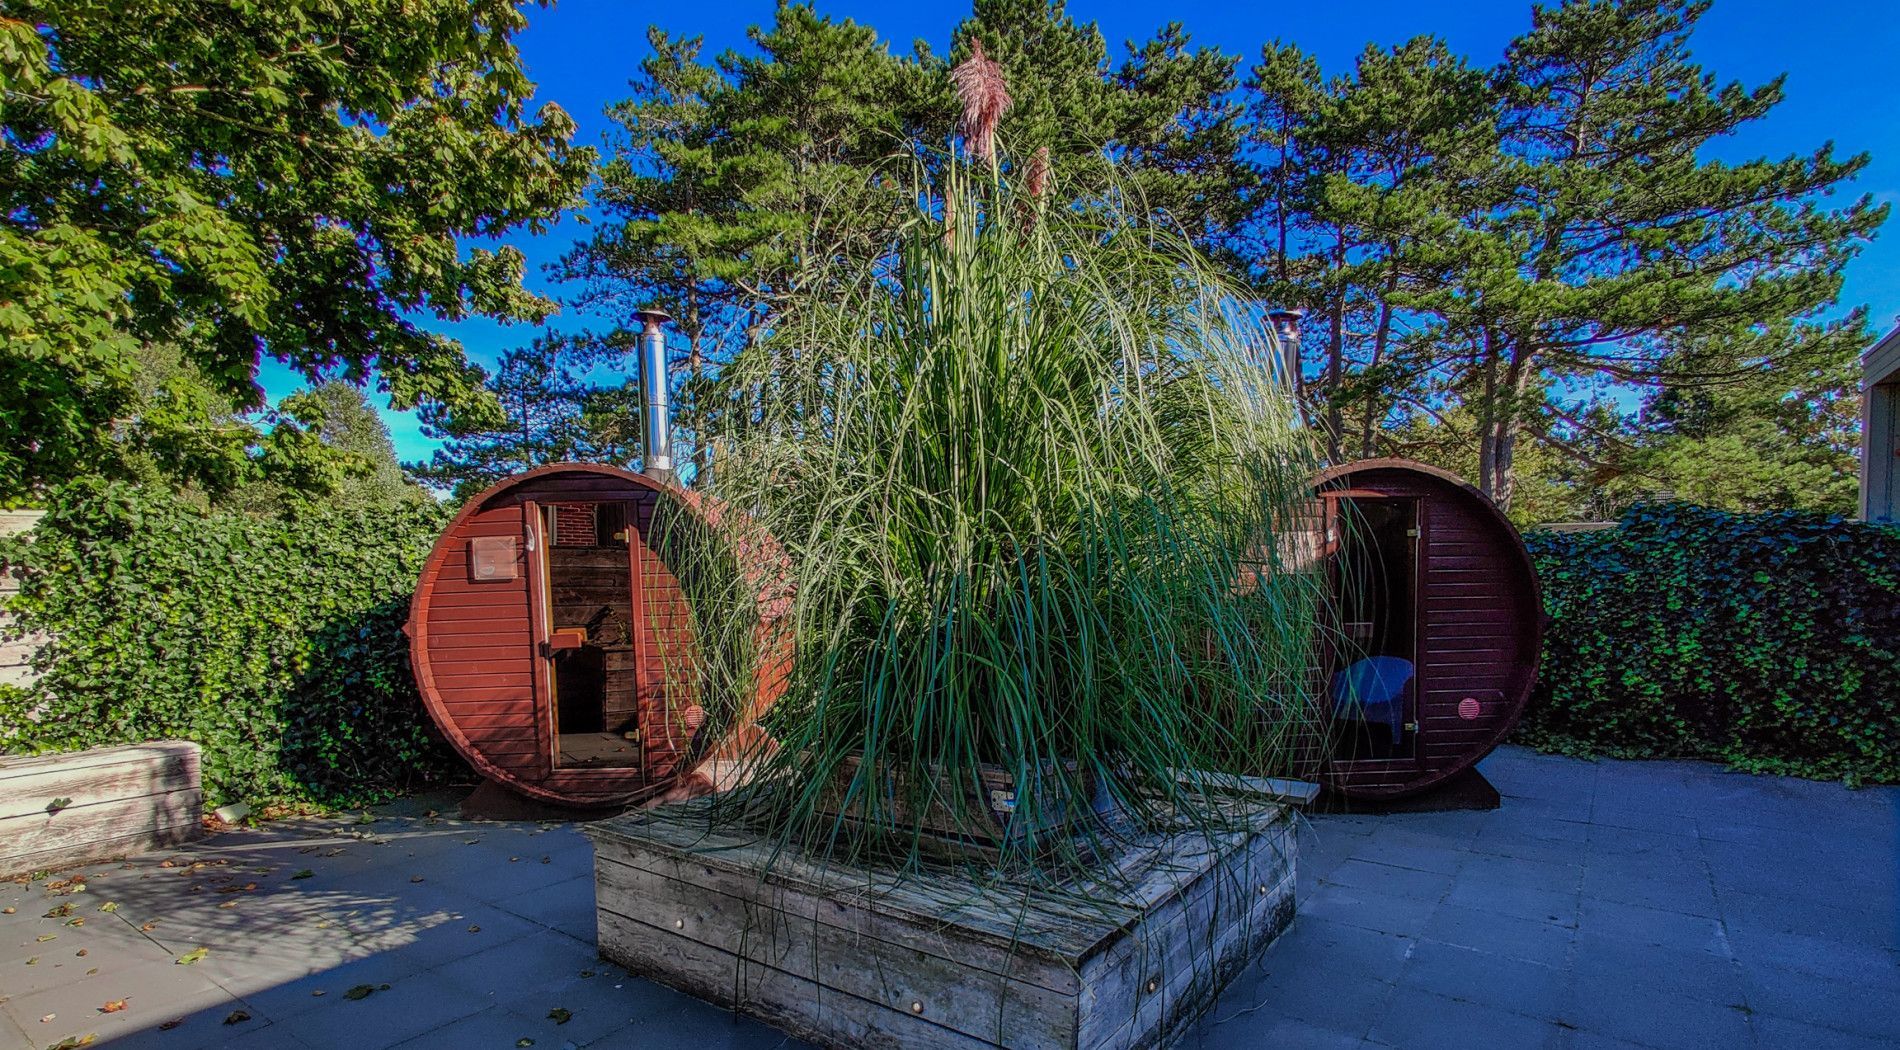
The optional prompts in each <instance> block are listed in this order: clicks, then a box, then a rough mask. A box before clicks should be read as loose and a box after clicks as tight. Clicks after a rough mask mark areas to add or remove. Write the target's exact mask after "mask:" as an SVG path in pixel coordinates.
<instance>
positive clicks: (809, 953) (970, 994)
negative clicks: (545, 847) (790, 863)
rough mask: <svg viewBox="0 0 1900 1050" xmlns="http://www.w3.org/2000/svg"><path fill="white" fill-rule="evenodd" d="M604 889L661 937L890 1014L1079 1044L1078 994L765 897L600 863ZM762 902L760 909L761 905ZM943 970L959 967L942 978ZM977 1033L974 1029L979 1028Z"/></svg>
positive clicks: (990, 1034)
mask: <svg viewBox="0 0 1900 1050" xmlns="http://www.w3.org/2000/svg"><path fill="white" fill-rule="evenodd" d="M597 878H598V879H599V882H600V889H599V891H598V892H600V893H602V894H603V895H604V896H605V898H606V899H608V900H611V901H612V902H613V903H612V904H603V905H602V908H603V909H604V910H606V911H608V912H611V913H612V914H614V915H617V916H620V917H621V918H624V919H627V920H630V921H634V922H639V923H642V924H644V925H646V926H649V927H651V928H652V929H653V930H655V931H661V932H662V934H663V935H664V931H669V930H670V931H672V935H673V936H676V937H681V938H685V939H688V940H691V941H696V942H698V943H699V944H702V945H705V946H707V947H711V948H716V949H718V950H719V951H721V952H723V953H725V954H726V955H727V956H731V957H734V959H735V960H744V961H745V962H748V963H752V964H755V965H758V966H768V967H771V968H772V969H775V970H779V971H781V972H783V973H787V974H791V975H795V976H798V977H804V978H808V979H815V980H816V981H817V983H818V984H820V985H823V986H824V988H825V989H827V990H828V991H831V992H834V993H836V992H843V993H845V994H847V995H851V996H854V997H856V998H858V999H861V1000H864V1001H865V1002H866V1003H872V1004H877V1005H879V1006H881V1007H883V1008H884V1009H885V1010H889V1011H891V1012H893V1013H900V1014H901V1013H910V1012H911V1010H910V1006H911V1004H912V1003H921V1004H923V1006H924V1011H923V1013H922V1014H920V1015H918V1016H921V1017H922V1018H923V1019H924V1020H926V1021H929V1022H931V1023H933V1024H937V1025H942V1026H943V1027H946V1028H950V1029H952V1030H955V1031H960V1032H962V1033H963V1034H965V1035H967V1036H971V1037H972V1038H973V1040H975V1041H979V1042H983V1041H987V1042H993V1043H998V1044H1003V1045H1012V1046H1052V1045H1055V1044H1056V1043H1058V1042H1060V1041H1062V1040H1063V1039H1065V1038H1066V1039H1073V1038H1074V1033H1073V1031H1070V1030H1067V1029H1066V1028H1065V1026H1064V1025H1063V1024H1062V1021H1063V1019H1064V1018H1063V1015H1064V1014H1065V1013H1067V1014H1069V1015H1070V1016H1069V1017H1068V1018H1067V1020H1068V1024H1069V1025H1071V1026H1072V1025H1073V1023H1074V1018H1073V1014H1074V1012H1075V1001H1074V996H1073V994H1069V995H1062V994H1059V993H1056V992H1052V991H1050V990H1049V989H1046V988H1042V987H1039V986H1037V985H1034V984H1023V983H1017V982H1013V981H1010V980H1009V979H1008V978H1005V977H1003V976H1001V975H996V976H993V977H991V978H990V979H987V980H984V979H972V977H971V972H970V969H969V967H968V966H966V965H965V964H964V963H963V962H962V961H961V960H954V961H953V960H951V959H949V958H946V957H945V956H943V955H941V954H932V953H929V952H923V951H919V950H917V949H914V948H906V947H904V946H902V945H897V944H892V943H891V942H889V941H884V940H879V939H878V938H876V937H872V936H869V935H866V934H862V933H859V932H857V931H851V930H844V929H841V928H839V927H837V926H832V925H829V924H826V923H823V922H812V921H810V920H808V919H805V918H803V917H794V916H792V915H790V914H788V913H787V912H786V911H784V910H783V909H781V908H779V907H777V906H776V902H775V901H773V900H772V898H771V896H770V895H769V894H768V895H767V896H766V898H765V900H764V901H763V902H760V901H758V900H755V898H756V897H758V896H759V895H758V894H756V893H742V894H737V895H735V894H728V893H722V892H720V891H719V890H717V889H714V888H711V887H707V886H703V885H700V884H698V883H695V882H691V881H681V880H678V879H673V878H668V877H665V876H662V875H656V874H654V873H652V872H649V871H645V870H643V869H641V868H639V867H635V866H631V865H625V864H620V863H617V862H615V861H613V860H611V859H606V858H602V860H601V870H600V872H599V873H598V875H597ZM761 903H763V906H761ZM946 967H953V968H955V969H956V970H958V971H961V972H959V973H957V974H955V975H950V974H945V973H944V972H942V971H943V970H944V969H945V968H946ZM971 1029H975V1030H974V1031H972V1030H971Z"/></svg>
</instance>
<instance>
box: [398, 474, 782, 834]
mask: <svg viewBox="0 0 1900 1050" xmlns="http://www.w3.org/2000/svg"><path fill="white" fill-rule="evenodd" d="M661 501H674V502H675V503H676V505H678V506H680V507H682V508H684V509H685V510H686V511H687V512H688V513H687V515H685V516H680V515H674V516H673V519H669V520H675V521H676V524H675V525H674V526H673V527H674V528H678V527H680V526H679V525H678V524H677V521H685V522H689V523H691V527H693V528H695V529H704V530H706V531H707V533H708V534H714V533H718V534H722V535H723V534H726V533H730V532H731V531H732V530H731V529H730V528H728V527H726V526H725V525H722V523H721V522H720V521H719V517H720V515H719V513H718V510H717V508H716V507H714V508H712V509H711V510H709V509H708V505H707V504H706V503H705V502H703V501H701V500H699V499H698V498H696V497H695V496H693V495H692V494H690V493H687V492H683V491H681V490H679V489H677V488H674V487H673V486H671V485H670V484H667V483H665V482H662V481H658V480H655V479H653V478H650V477H647V476H645V475H642V474H635V473H633V472H631V471H626V470H620V469H617V468H614V467H607V466H597V465H590V464H581V463H563V464H557V465H553V466H547V467H542V468H539V469H536V470H531V471H528V472H527V473H525V474H518V475H516V476H514V477H511V478H507V479H505V480H503V481H502V482H500V483H499V484H497V485H495V486H493V487H492V488H490V489H488V490H487V491H486V492H483V493H482V494H481V495H479V496H477V497H475V498H474V499H472V500H470V501H469V502H468V504H467V505H466V506H465V507H463V509H462V511H461V513H460V514H458V515H456V517H455V520H454V521H453V522H451V523H450V524H449V527H448V529H447V530H446V531H444V532H443V534H442V537H441V539H440V540H438V541H437V543H436V546H435V550H434V552H433V553H432V554H431V555H430V556H429V561H428V563H427V564H426V565H425V567H424V568H423V571H422V578H421V580H420V582H419V583H418V585H417V588H416V594H415V598H414V599H413V601H412V602H411V604H410V611H409V624H408V633H409V636H410V656H411V662H412V664H413V666H414V670H415V675H416V683H417V685H418V687H419V688H420V690H421V693H422V700H423V703H424V705H425V706H426V707H427V709H428V711H429V713H430V715H431V716H432V717H433V718H434V719H435V721H436V724H437V725H439V726H440V727H441V729H442V732H443V735H445V736H446V737H447V738H448V740H449V742H450V743H451V744H452V745H454V747H455V749H456V750H457V751H459V752H461V754H462V757H463V758H465V759H467V760H468V762H469V764H470V765H472V766H474V767H475V769H476V770H477V771H478V772H480V773H481V774H482V775H483V776H485V777H488V778H489V779H491V780H494V781H497V782H498V783H501V784H503V785H504V786H507V787H510V788H513V789H514V790H516V791H519V792H521V793H522V794H525V795H528V796H530V797H533V798H537V799H541V800H543V801H549V802H556V803H561V804H565V805H580V806H597V805H614V804H619V803H624V802H628V801H633V800H636V799H639V798H641V797H644V796H647V795H652V794H657V793H659V792H661V791H663V790H665V789H666V788H668V787H670V786H672V785H674V784H675V783H676V782H677V781H678V780H679V778H681V777H682V776H683V775H685V774H686V773H688V772H690V771H691V770H692V769H693V767H694V766H695V765H696V764H698V763H699V762H700V761H701V760H702V759H705V758H706V757H708V756H709V755H711V754H713V753H714V750H715V748H714V743H715V741H714V740H712V739H710V738H711V736H712V735H713V734H715V733H717V734H718V736H719V738H720V739H722V740H729V739H732V738H734V737H736V736H738V735H740V734H741V733H742V732H743V731H745V730H748V729H750V728H751V723H752V721H753V720H754V719H756V718H757V717H758V716H759V715H760V714H761V713H763V711H764V710H765V709H766V708H767V707H769V706H770V704H771V703H772V701H773V700H775V699H777V695H778V693H780V692H782V691H783V688H784V677H783V673H782V672H783V670H784V668H783V666H782V661H774V663H773V665H772V666H771V672H772V673H764V672H762V673H760V674H759V675H758V678H757V695H754V696H751V697H747V698H744V700H742V701H740V702H738V703H736V704H732V705H729V706H732V707H734V708H736V710H732V711H728V712H726V713H725V714H724V715H723V716H720V717H717V718H714V719H712V721H713V722H714V723H716V724H712V725H709V724H708V721H709V719H708V716H707V714H706V712H705V710H704V709H703V708H702V707H701V705H700V697H699V696H698V681H697V675H696V674H695V668H696V666H697V661H696V657H695V639H694V636H693V630H692V622H691V615H690V613H691V610H690V608H689V606H688V599H687V596H686V591H685V590H684V589H683V588H682V585H681V581H680V574H681V573H682V572H685V571H687V569H686V567H684V566H679V565H674V564H669V562H668V558H667V556H666V554H667V552H668V551H669V550H673V551H679V550H681V549H684V550H687V551H691V552H703V551H704V550H705V548H704V547H703V546H700V545H697V544H692V543H688V544H680V543H677V542H673V543H669V541H668V538H667V537H666V536H663V535H656V532H655V520H656V517H655V512H656V509H658V507H659V505H660V503H661ZM736 546H737V547H739V548H741V550H740V551H738V552H736V553H738V554H739V555H740V556H742V557H746V558H750V559H753V560H755V561H756V560H761V559H762V560H763V562H765V563H767V564H768V565H769V563H770V562H771V555H772V554H774V553H775V552H776V550H777V548H776V545H775V544H767V545H765V547H764V548H763V549H762V547H761V545H760V544H759V543H757V542H754V543H751V544H747V543H744V542H740V543H738V544H736ZM675 556H676V557H677V556H678V555H677V554H676V555H675ZM768 575H771V576H774V577H777V576H780V575H782V574H768V573H761V572H757V571H752V570H748V571H747V578H748V579H749V580H752V581H761V580H763V579H764V578H765V577H766V576H768ZM779 612H781V610H779V609H777V608H776V607H773V606H771V605H770V604H769V603H767V602H766V601H765V599H764V598H763V597H762V598H761V606H760V610H759V616H760V618H759V628H758V631H759V634H758V636H757V638H758V641H759V643H760V648H759V652H760V653H761V654H770V653H772V652H773V649H772V646H771V645H770V644H768V643H769V642H770V641H771V640H772V638H773V637H775V636H776V632H775V631H774V630H773V626H774V622H775V620H776V616H777V615H778V613H779Z"/></svg>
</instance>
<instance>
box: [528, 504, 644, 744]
mask: <svg viewBox="0 0 1900 1050" xmlns="http://www.w3.org/2000/svg"><path fill="white" fill-rule="evenodd" d="M632 511H633V505H632V504H630V503H626V502H619V501H613V502H595V503H550V504H546V505H543V506H540V507H538V508H537V513H536V517H537V520H536V523H535V524H536V526H537V528H538V529H539V531H540V535H541V542H540V543H539V544H537V546H538V547H539V548H540V550H541V557H542V563H541V572H540V574H539V575H540V577H541V594H540V607H541V608H540V612H541V614H542V623H543V625H544V630H545V632H546V635H545V637H546V639H547V641H546V642H545V644H544V645H543V659H544V660H545V666H546V671H547V674H546V677H545V679H544V680H545V681H546V682H547V683H548V688H547V703H548V705H549V707H550V712H549V713H550V715H551V721H552V730H553V732H552V737H553V739H552V751H553V763H554V767H555V769H557V770H559V769H635V770H643V768H644V763H645V752H646V749H645V743H644V727H643V726H642V725H641V724H640V703H639V683H638V668H639V667H640V661H639V659H638V649H639V642H640V639H639V631H638V630H637V625H638V624H639V623H640V609H641V602H640V598H641V595H640V590H639V588H640V575H639V573H638V572H637V571H636V569H635V560H634V552H635V549H636V547H637V546H638V543H639V540H638V538H637V537H636V536H635V535H634V533H633V531H632V529H631V527H630V524H629V522H630V520H631V515H632Z"/></svg>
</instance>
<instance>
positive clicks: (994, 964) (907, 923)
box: [589, 785, 1297, 1050]
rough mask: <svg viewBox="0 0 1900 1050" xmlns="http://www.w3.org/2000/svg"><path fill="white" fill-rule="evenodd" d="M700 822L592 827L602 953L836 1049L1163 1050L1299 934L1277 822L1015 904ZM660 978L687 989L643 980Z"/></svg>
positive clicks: (1136, 856) (1147, 853)
mask: <svg viewBox="0 0 1900 1050" xmlns="http://www.w3.org/2000/svg"><path fill="white" fill-rule="evenodd" d="M1237 787H1238V788H1239V789H1240V790H1239V793H1243V794H1249V795H1257V794H1258V787H1257V786H1255V785H1237ZM1267 790H1270V791H1274V792H1280V791H1283V790H1285V788H1284V787H1283V786H1281V785H1274V786H1272V787H1270V788H1267ZM1295 793H1296V792H1295ZM698 812H700V813H701V815H697V816H696V815H695V814H696V811H695V810H693V809H692V808H691V807H671V808H669V809H664V810H660V811H657V812H655V813H648V814H641V815H638V816H632V815H630V816H629V817H626V818H621V819H619V820H616V821H608V822H603V823H602V824H597V825H594V826H593V827H592V828H590V829H589V837H590V838H592V839H594V841H595V845H596V849H597V863H596V871H597V880H598V887H599V902H600V922H599V925H600V929H601V950H602V953H603V955H605V956H606V957H608V958H612V959H615V960H616V961H619V962H622V963H623V964H626V965H629V966H631V967H633V968H635V969H638V970H640V971H641V972H647V973H651V975H653V976H656V977H657V978H658V979H660V980H662V981H665V982H667V983H670V984H674V985H675V986H676V987H682V988H685V989H686V990H688V991H692V992H694V994H699V995H703V996H706V997H707V998H711V999H714V1000H715V1001H719V1002H722V1003H726V1004H728V1005H733V1006H735V1007H736V1008H738V1009H741V1010H744V1011H746V1012H748V1013H751V1014H753V1015H755V1016H759V1017H761V1018H764V1019H766V1020H768V1021H771V1022H772V1023H775V1024H781V1025H782V1026H784V1027H786V1028H788V1029H789V1030H791V1031H793V1032H795V1033H797V1034H799V1035H801V1036H803V1037H805V1038H808V1039H813V1040H815V1041H817V1042H820V1043H822V1044H825V1045H829V1046H858V1045H893V1046H896V1045H903V1046H910V1045H920V1046H933V1045H941V1043H940V1042H939V1041H940V1040H942V1039H944V1038H946V1035H947V1034H953V1035H956V1036H957V1037H959V1038H962V1039H964V1040H967V1042H966V1043H962V1044H954V1045H977V1046H992V1045H996V1046H1035V1047H1042V1046H1052V1047H1078V1048H1080V1047H1086V1048H1089V1050H1099V1048H1108V1047H1113V1048H1117V1050H1138V1048H1147V1047H1156V1046H1163V1045H1168V1044H1169V1043H1170V1042H1171V1041H1172V1040H1173V1039H1175V1038H1176V1037H1178V1036H1179V1034H1180V1033H1181V1032H1183V1031H1185V1030H1186V1028H1187V1026H1189V1025H1191V1024H1192V1023H1193V1021H1194V1020H1195V1018H1197V1017H1198V1016H1199V1015H1200V1014H1201V1013H1202V1012H1203V1011H1204V1010H1205V1009H1206V1008H1207V1006H1208V1005H1209V1004H1211V1003H1212V1001H1213V999H1214V997H1215V995H1216V994H1218V992H1219V990H1220V988H1221V987H1223V986H1224V985H1225V984H1226V983H1227V982H1228V981H1230V980H1231V979H1232V978H1233V976H1234V975H1235V974H1236V973H1238V972H1239V971H1240V969H1241V968H1243V967H1244V966H1245V965H1247V964H1248V963H1249V962H1250V961H1251V960H1252V959H1253V958H1254V956H1255V955H1257V953H1258V952H1259V950H1261V949H1262V948H1264V947H1265V946H1266V944H1268V943H1270V942H1271V941H1272V939H1273V938H1274V937H1276V936H1277V935H1278V934H1279V932H1280V931H1281V930H1283V929H1284V928H1285V926H1286V924H1287V923H1288V922H1289V921H1290V920H1291V917H1292V905H1293V893H1294V886H1295V879H1294V865H1295V855H1294V851H1295V850H1296V848H1297V844H1296V840H1295V839H1294V837H1293V835H1292V833H1291V815H1290V811H1288V810H1285V809H1278V810H1276V811H1275V812H1274V814H1273V815H1272V816H1271V817H1269V818H1268V819H1264V820H1261V821H1259V822H1257V823H1255V824H1253V825H1252V826H1251V828H1246V827H1238V828H1236V829H1234V830H1231V831H1228V830H1222V831H1218V832H1209V833H1181V834H1175V835H1171V836H1156V835H1151V836H1148V837H1147V838H1145V839H1139V840H1136V841H1133V842H1132V844H1131V845H1130V846H1129V847H1128V848H1127V849H1126V850H1124V851H1123V852H1122V853H1121V854H1119V855H1117V856H1115V857H1113V858H1109V860H1110V861H1111V862H1110V863H1108V864H1107V867H1106V870H1105V871H1104V872H1103V873H1102V874H1101V875H1100V876H1098V877H1095V878H1091V879H1088V880H1085V881H1083V882H1080V883H1077V884H1074V885H1071V886H1070V887H1068V888H1067V889H1066V890H1061V891H1055V890H1049V889H1047V888H1038V889H1036V890H1033V891H1028V890H1024V891H1022V892H1020V893H1000V892H999V891H998V888H997V887H994V886H990V885H988V884H984V885H982V886H979V885H977V884H975V883H972V882H971V881H970V880H968V879H967V878H964V877H962V876H959V875H954V874H948V873H929V874H925V875H914V876H912V877H910V878H908V879H904V880H896V879H894V878H892V877H891V876H890V875H889V874H888V873H876V872H871V871H865V870H862V869H856V868H846V867H844V866H841V865H835V864H821V863H816V862H813V861H812V860H810V859H809V858H804V857H801V856H797V855H792V854H789V853H775V852H774V851H773V850H772V849H771V847H770V845H769V844H766V843H760V842H756V841H751V840H748V839H746V838H745V837H744V836H743V835H741V834H736V833H734V832H732V831H727V830H713V829H709V827H708V826H707V825H706V824H705V823H704V822H703V811H698ZM1001 929H1009V930H1011V931H1013V932H1012V935H1011V936H1009V937H1008V938H1004V939H999V938H998V936H997V933H998V931H999V930H1001ZM1052 931H1053V932H1052ZM679 941H686V942H690V943H691V945H692V947H690V948H687V947H682V946H681V945H680V944H678V943H676V942H679ZM617 953H618V954H617ZM1025 963H1026V964H1027V965H1026V966H1025ZM668 966H675V967H685V968H687V969H688V970H690V971H691V972H688V973H684V974H678V973H671V972H653V971H652V970H650V969H649V968H662V970H663V968H665V967H668ZM1038 973H1041V974H1045V975H1046V974H1050V973H1055V974H1059V975H1060V979H1059V980H1056V981H1048V980H1046V978H1045V979H1044V980H1043V983H1036V980H1035V977H1034V975H1036V974H1038ZM761 975H763V976H761ZM1025 977H1028V978H1031V979H1030V980H1025V979H1024V978H1025ZM1051 984H1053V985H1055V986H1056V987H1051V986H1050V985H1051ZM814 1001H828V1002H829V1003H830V1004H831V1006H832V1008H833V1009H831V1010H830V1011H829V1012H826V1011H822V1010H813V1009H812V1008H811V1005H810V1004H811V1003H812V1002H814ZM919 1021H922V1022H930V1023H931V1024H932V1027H931V1029H930V1030H929V1031H925V1030H923V1029H916V1028H911V1027H907V1025H909V1024H910V1023H912V1022H919ZM893 1040H894V1041H893Z"/></svg>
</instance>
